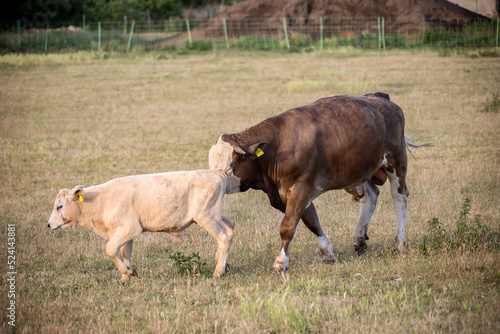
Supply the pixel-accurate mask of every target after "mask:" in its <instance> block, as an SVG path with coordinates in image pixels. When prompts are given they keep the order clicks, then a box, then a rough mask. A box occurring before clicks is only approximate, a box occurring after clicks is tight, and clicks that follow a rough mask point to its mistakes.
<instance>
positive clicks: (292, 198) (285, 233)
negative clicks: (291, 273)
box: [273, 186, 310, 271]
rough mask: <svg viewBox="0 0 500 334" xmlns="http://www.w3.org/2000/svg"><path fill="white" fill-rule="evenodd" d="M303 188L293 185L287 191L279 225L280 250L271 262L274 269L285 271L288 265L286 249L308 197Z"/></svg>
mask: <svg viewBox="0 0 500 334" xmlns="http://www.w3.org/2000/svg"><path fill="white" fill-rule="evenodd" d="M304 190H305V189H300V187H298V186H294V187H292V188H290V190H289V191H288V196H287V201H286V203H287V204H286V210H285V217H284V218H283V220H282V221H281V225H280V236H281V251H280V254H279V255H278V257H277V258H276V260H275V261H274V264H273V268H274V269H275V270H276V271H285V270H286V268H287V267H288V249H289V247H290V243H291V242H292V239H293V236H294V234H295V230H296V229H297V224H298V222H299V220H300V218H301V217H302V215H303V214H304V211H305V208H306V205H307V203H308V201H309V199H310V197H306V195H305V194H306V193H307V191H304Z"/></svg>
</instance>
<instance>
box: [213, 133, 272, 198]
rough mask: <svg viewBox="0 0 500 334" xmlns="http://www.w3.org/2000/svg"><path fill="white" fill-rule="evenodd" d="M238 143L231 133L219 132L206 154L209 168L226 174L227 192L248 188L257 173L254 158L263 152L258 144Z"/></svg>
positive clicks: (241, 190)
mask: <svg viewBox="0 0 500 334" xmlns="http://www.w3.org/2000/svg"><path fill="white" fill-rule="evenodd" d="M263 145H264V143H258V144H253V145H242V144H238V143H237V142H236V140H235V139H234V138H233V137H232V135H227V134H221V135H220V136H219V138H218V139H217V142H216V143H215V145H213V146H212V148H211V149H210V152H209V155H208V162H209V166H210V169H218V170H221V171H223V172H225V173H226V174H227V175H228V180H229V186H228V188H230V189H229V190H226V193H227V194H231V193H236V192H243V191H246V190H248V188H250V186H251V184H252V182H254V181H255V178H256V177H257V175H258V173H257V171H258V164H257V162H256V158H258V157H260V156H261V155H263V154H264V152H263V150H262V149H261V148H260V146H263Z"/></svg>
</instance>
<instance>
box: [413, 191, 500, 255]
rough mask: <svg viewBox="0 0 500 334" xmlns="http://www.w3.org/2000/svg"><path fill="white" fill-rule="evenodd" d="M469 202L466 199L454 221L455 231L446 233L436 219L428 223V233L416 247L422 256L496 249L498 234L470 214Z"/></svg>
mask: <svg viewBox="0 0 500 334" xmlns="http://www.w3.org/2000/svg"><path fill="white" fill-rule="evenodd" d="M470 207H471V200H470V199H469V198H466V199H465V201H464V203H463V204H462V210H461V211H460V214H459V217H458V219H457V221H456V230H455V231H453V232H452V233H448V231H446V229H445V228H444V227H443V224H442V223H441V222H440V221H439V219H437V218H433V219H431V220H429V221H428V231H427V234H426V235H424V237H423V239H422V241H421V242H420V244H419V245H418V249H419V251H420V252H422V253H423V254H426V255H427V254H429V253H431V252H434V251H437V250H443V249H446V250H462V251H473V250H476V249H477V248H479V247H481V246H483V245H493V246H494V247H498V246H499V245H498V233H494V232H492V231H491V228H490V227H489V226H486V225H484V224H483V223H482V222H481V220H480V218H481V217H480V216H474V215H472V213H471V212H470Z"/></svg>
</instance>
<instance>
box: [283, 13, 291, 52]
mask: <svg viewBox="0 0 500 334" xmlns="http://www.w3.org/2000/svg"><path fill="white" fill-rule="evenodd" d="M283 30H285V40H286V48H287V49H290V42H289V41H288V32H287V31H286V18H283Z"/></svg>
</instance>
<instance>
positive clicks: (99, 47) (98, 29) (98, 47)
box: [97, 22, 101, 51]
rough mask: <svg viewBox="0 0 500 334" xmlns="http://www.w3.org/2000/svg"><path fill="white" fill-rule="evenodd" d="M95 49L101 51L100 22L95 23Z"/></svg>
mask: <svg viewBox="0 0 500 334" xmlns="http://www.w3.org/2000/svg"><path fill="white" fill-rule="evenodd" d="M97 33H98V35H97V50H98V51H101V22H98V23H97Z"/></svg>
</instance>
